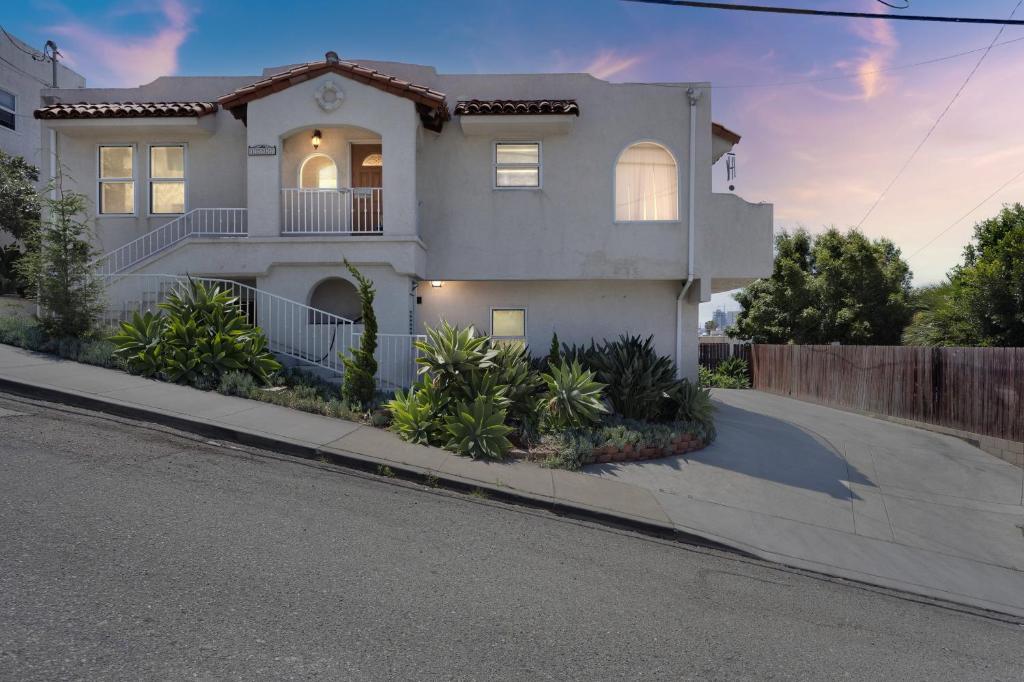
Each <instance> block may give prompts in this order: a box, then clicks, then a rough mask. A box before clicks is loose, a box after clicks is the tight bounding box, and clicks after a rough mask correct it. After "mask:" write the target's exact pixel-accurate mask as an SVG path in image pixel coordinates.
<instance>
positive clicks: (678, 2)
mask: <svg viewBox="0 0 1024 682" xmlns="http://www.w3.org/2000/svg"><path fill="white" fill-rule="evenodd" d="M624 1H625V2H638V3H643V4H647V5H670V6H673V7H693V8H696V9H721V10H732V11H736V12H762V13H766V14H790V15H803V16H815V17H842V18H847V19H892V20H897V21H931V22H941V23H954V24H995V25H1003V26H1024V20H1021V19H988V18H985V17H945V16H931V15H926V14H879V13H877V12H840V11H832V10H821V9H806V8H803V7H770V6H768V5H737V4H733V3H728V2H697V0H624Z"/></svg>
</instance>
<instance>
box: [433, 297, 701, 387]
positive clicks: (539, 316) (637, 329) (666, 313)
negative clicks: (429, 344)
mask: <svg viewBox="0 0 1024 682" xmlns="http://www.w3.org/2000/svg"><path fill="white" fill-rule="evenodd" d="M679 289H680V287H679V284H678V282H673V281H669V280H664V281H628V282H626V281H618V282H610V281H607V280H590V281H576V282H566V281H562V282H552V281H534V282H511V281H505V282H494V281H491V282H480V281H445V282H444V284H443V285H442V286H441V287H440V288H434V287H432V286H430V283H429V282H421V283H420V285H419V287H417V290H416V293H417V294H418V295H419V296H421V297H422V301H423V302H422V303H421V304H420V305H418V306H417V310H416V319H417V325H418V328H419V331H420V332H421V333H422V331H423V329H424V328H425V327H426V326H428V325H429V326H435V325H437V324H438V323H439V322H440V321H441V320H447V321H448V322H450V323H452V324H458V325H462V326H466V325H473V326H475V327H476V328H477V330H478V331H480V332H482V333H485V334H489V333H490V328H491V308H492V307H494V308H526V311H527V312H526V318H527V319H526V332H527V342H528V344H529V346H530V351H531V353H532V354H533V355H546V354H547V352H548V348H549V346H550V345H551V334H552V332H557V333H558V339H559V341H561V342H564V343H568V344H574V343H575V344H589V343H590V341H591V339H593V340H595V341H598V342H600V341H601V340H603V339H615V338H618V336H619V335H620V334H634V335H636V334H639V335H642V336H648V335H650V334H653V335H654V341H655V345H656V347H657V349H658V352H659V353H660V354H662V355H669V356H672V355H674V354H675V309H676V296H677V295H678V293H679ZM690 307H691V308H693V315H694V320H696V309H697V306H696V304H693V305H691V306H690ZM694 325H696V321H694ZM696 343H697V334H696V332H694V334H693V344H692V345H694V347H696ZM694 353H696V351H694ZM694 366H695V367H696V360H694Z"/></svg>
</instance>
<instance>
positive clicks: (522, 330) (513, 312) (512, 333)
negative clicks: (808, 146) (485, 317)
mask: <svg viewBox="0 0 1024 682" xmlns="http://www.w3.org/2000/svg"><path fill="white" fill-rule="evenodd" d="M491 338H492V339H493V340H494V341H497V342H498V343H526V308H491Z"/></svg>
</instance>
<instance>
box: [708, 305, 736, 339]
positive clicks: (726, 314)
mask: <svg viewBox="0 0 1024 682" xmlns="http://www.w3.org/2000/svg"><path fill="white" fill-rule="evenodd" d="M738 316H739V311H738V310H726V309H725V308H719V309H718V310H716V311H715V312H713V313H712V314H711V319H712V320H714V322H715V329H716V331H717V332H718V333H719V334H721V333H724V332H725V330H726V328H727V327H731V326H732V325H734V324H736V318H737V317H738Z"/></svg>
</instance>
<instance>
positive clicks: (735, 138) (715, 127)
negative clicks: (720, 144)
mask: <svg viewBox="0 0 1024 682" xmlns="http://www.w3.org/2000/svg"><path fill="white" fill-rule="evenodd" d="M711 134H712V135H717V136H718V137H720V138H722V139H723V140H728V141H729V142H732V143H733V144H736V143H738V142H739V141H740V134H739V133H734V132H733V131H731V130H729V129H728V128H726V127H725V126H724V125H722V124H721V123H714V122H712V123H711Z"/></svg>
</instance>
